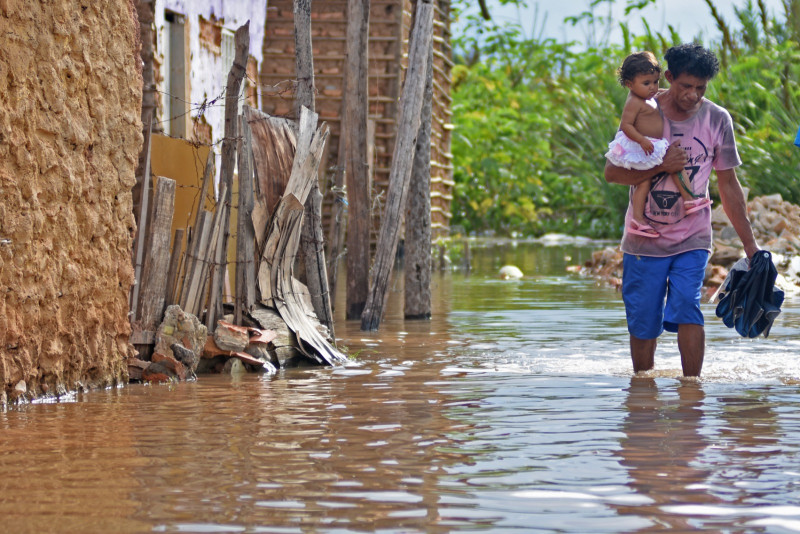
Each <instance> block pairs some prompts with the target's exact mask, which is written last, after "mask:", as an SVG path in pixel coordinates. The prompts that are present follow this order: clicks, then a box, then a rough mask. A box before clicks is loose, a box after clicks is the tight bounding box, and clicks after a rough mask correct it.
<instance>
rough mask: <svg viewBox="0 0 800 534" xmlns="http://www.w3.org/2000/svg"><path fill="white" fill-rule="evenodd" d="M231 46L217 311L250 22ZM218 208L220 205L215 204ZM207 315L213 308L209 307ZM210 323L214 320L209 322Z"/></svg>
mask: <svg viewBox="0 0 800 534" xmlns="http://www.w3.org/2000/svg"><path fill="white" fill-rule="evenodd" d="M234 46H235V48H236V52H235V55H234V56H235V57H234V60H233V65H231V68H230V71H229V72H228V83H227V84H226V86H225V136H224V137H223V139H222V159H221V162H220V175H219V176H220V177H219V183H220V188H223V187H224V188H225V191H226V196H225V197H222V198H221V204H222V205H223V206H224V207H225V208H226V209H223V210H222V213H223V215H224V220H223V221H222V237H221V239H220V241H221V242H220V243H217V246H218V247H219V249H217V250H221V251H222V257H221V262H222V263H223V264H222V265H218V266H216V268H215V271H214V285H212V286H211V289H210V291H211V292H212V293H214V299H215V302H217V306H218V308H219V309H218V310H216V311H219V312H221V310H222V298H223V292H224V289H225V278H226V277H225V276H217V275H218V274H219V273H220V272H221V273H225V271H226V268H225V267H226V263H227V262H226V260H227V254H226V253H225V251H227V249H228V238H229V235H230V209H229V208H230V204H231V195H232V191H233V167H234V165H235V163H236V139H237V137H238V136H239V94H240V92H241V87H242V80H243V79H244V75H245V73H246V69H247V56H248V50H249V48H250V21H247V22H245V23H244V24H243V25H242V26H240V27H239V29H237V30H236V33H235V34H234ZM217 210H219V207H217ZM208 311H209V314H212V315H215V314H213V313H212V310H210V309H209V310H208ZM212 325H213V323H212Z"/></svg>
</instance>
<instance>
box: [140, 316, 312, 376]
mask: <svg viewBox="0 0 800 534" xmlns="http://www.w3.org/2000/svg"><path fill="white" fill-rule="evenodd" d="M232 319H233V317H232V316H226V317H225V319H222V320H219V321H217V328H216V329H215V330H214V332H213V333H212V334H209V333H208V331H207V329H206V327H205V325H203V324H202V323H201V322H200V321H199V320H198V318H197V317H195V316H194V315H192V314H190V313H186V312H184V311H183V310H182V309H181V308H180V306H177V305H172V306H169V307H168V308H167V310H166V313H165V314H164V320H163V322H162V323H161V325H160V326H159V328H158V332H157V333H156V339H155V346H154V348H153V353H152V354H151V355H146V356H143V358H142V359H139V358H130V359H128V374H129V377H130V380H131V381H133V382H171V381H176V380H187V379H192V378H194V377H195V376H196V374H201V373H227V374H235V373H237V372H262V373H269V374H273V373H276V372H277V370H278V369H279V368H281V367H296V366H298V365H303V363H304V362H308V361H309V360H308V358H307V357H306V356H305V355H304V354H302V353H301V352H300V351H299V350H298V349H297V346H298V341H297V337H296V336H295V335H294V333H293V332H292V331H291V330H290V329H289V328H288V327H287V326H286V323H285V322H284V321H283V319H281V317H280V316H279V315H278V314H277V312H275V311H274V310H271V309H269V308H265V307H263V308H261V307H259V308H256V309H254V310H253V311H252V312H251V313H250V317H248V323H249V326H237V325H235V324H232ZM320 328H324V327H323V326H321V325H320ZM325 330H327V329H325ZM321 334H322V335H326V333H323V332H321Z"/></svg>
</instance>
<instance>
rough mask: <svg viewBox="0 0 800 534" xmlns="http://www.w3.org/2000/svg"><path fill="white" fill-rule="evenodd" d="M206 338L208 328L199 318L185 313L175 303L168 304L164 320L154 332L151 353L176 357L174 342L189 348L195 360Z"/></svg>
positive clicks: (199, 354) (201, 351) (200, 352)
mask: <svg viewBox="0 0 800 534" xmlns="http://www.w3.org/2000/svg"><path fill="white" fill-rule="evenodd" d="M207 338H208V330H207V329H206V327H205V325H204V324H202V323H201V322H200V320H199V319H198V318H197V317H196V316H194V315H192V314H191V313H186V312H185V311H183V310H182V309H181V307H180V306H178V305H177V304H173V305H172V306H168V307H167V310H166V312H164V320H163V321H162V322H161V325H160V326H159V327H158V332H156V344H155V347H154V349H153V353H154V354H155V353H158V354H163V355H165V356H169V357H171V358H176V357H175V354H174V353H173V351H172V346H173V345H175V344H176V343H177V344H179V345H181V346H183V347H184V348H185V349H188V350H190V351H191V352H192V353H193V354H194V355H195V357H196V359H197V360H199V359H200V357H201V356H202V355H203V350H204V348H205V346H206V339H207Z"/></svg>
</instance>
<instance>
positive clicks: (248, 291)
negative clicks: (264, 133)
mask: <svg viewBox="0 0 800 534" xmlns="http://www.w3.org/2000/svg"><path fill="white" fill-rule="evenodd" d="M240 120H241V125H240V126H241V132H242V149H241V150H239V212H238V220H237V231H236V233H237V234H238V238H237V240H236V298H235V299H234V313H233V315H234V323H235V324H242V312H243V311H250V310H251V309H252V307H253V305H254V304H255V302H256V296H255V292H256V287H255V283H256V275H255V272H256V271H255V230H254V228H253V206H254V200H253V172H252V154H253V151H252V148H251V139H252V137H251V135H250V127H249V126H248V124H247V121H246V120H245V118H244V116H241V117H240Z"/></svg>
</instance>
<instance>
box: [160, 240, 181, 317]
mask: <svg viewBox="0 0 800 534" xmlns="http://www.w3.org/2000/svg"><path fill="white" fill-rule="evenodd" d="M185 233H186V229H185V228H176V229H175V237H174V238H172V255H171V256H170V258H169V270H167V289H166V291H165V292H164V295H165V299H166V300H165V301H164V304H165V305H166V306H170V305H172V304H175V302H177V299H176V297H175V289H176V288H177V287H178V273H179V272H180V267H181V252H183V250H182V249H183V236H184V234H185Z"/></svg>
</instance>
